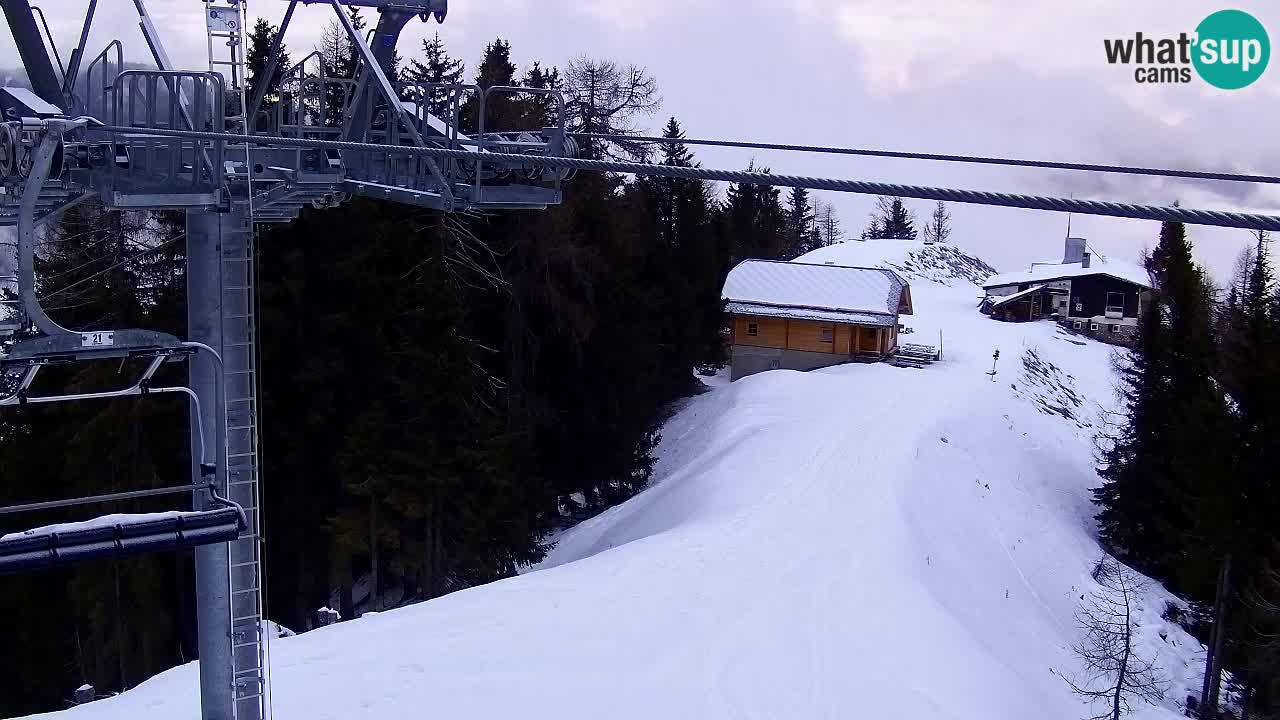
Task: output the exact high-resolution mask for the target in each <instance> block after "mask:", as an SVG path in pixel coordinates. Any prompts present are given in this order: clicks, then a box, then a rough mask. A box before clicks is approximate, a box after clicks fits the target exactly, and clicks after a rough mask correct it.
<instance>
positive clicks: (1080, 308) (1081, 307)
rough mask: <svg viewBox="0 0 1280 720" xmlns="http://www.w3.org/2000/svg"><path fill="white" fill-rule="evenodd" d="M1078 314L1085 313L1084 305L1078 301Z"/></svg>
mask: <svg viewBox="0 0 1280 720" xmlns="http://www.w3.org/2000/svg"><path fill="white" fill-rule="evenodd" d="M1076 312H1084V303H1082V302H1080V301H1079V300H1077V301H1076Z"/></svg>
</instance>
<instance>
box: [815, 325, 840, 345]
mask: <svg viewBox="0 0 1280 720" xmlns="http://www.w3.org/2000/svg"><path fill="white" fill-rule="evenodd" d="M835 341H836V339H835V330H834V329H832V328H829V327H824V328H822V329H821V330H819V331H818V342H824V343H829V342H835Z"/></svg>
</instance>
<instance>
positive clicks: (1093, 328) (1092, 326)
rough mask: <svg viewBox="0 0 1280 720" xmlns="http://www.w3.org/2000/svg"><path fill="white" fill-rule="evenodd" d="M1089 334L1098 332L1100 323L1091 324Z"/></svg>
mask: <svg viewBox="0 0 1280 720" xmlns="http://www.w3.org/2000/svg"><path fill="white" fill-rule="evenodd" d="M1089 332H1098V323H1095V322H1091V323H1089Z"/></svg>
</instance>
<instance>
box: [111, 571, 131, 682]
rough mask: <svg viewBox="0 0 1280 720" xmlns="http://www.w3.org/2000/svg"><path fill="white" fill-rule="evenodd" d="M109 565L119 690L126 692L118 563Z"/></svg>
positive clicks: (126, 680) (122, 610)
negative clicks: (114, 614) (114, 595)
mask: <svg viewBox="0 0 1280 720" xmlns="http://www.w3.org/2000/svg"><path fill="white" fill-rule="evenodd" d="M111 565H112V567H111V572H112V575H113V576H114V579H115V586H116V655H117V660H118V662H119V663H120V689H121V690H128V689H129V680H128V678H127V676H126V675H125V666H124V657H125V649H124V609H123V608H122V607H121V606H120V561H118V560H117V561H115V562H113V563H112V564H111Z"/></svg>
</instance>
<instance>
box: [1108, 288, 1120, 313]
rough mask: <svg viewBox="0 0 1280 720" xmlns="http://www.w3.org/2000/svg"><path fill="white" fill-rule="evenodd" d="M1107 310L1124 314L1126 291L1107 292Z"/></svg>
mask: <svg viewBox="0 0 1280 720" xmlns="http://www.w3.org/2000/svg"><path fill="white" fill-rule="evenodd" d="M1107 312H1108V313H1120V314H1121V315H1124V293H1118V292H1109V293H1107Z"/></svg>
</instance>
